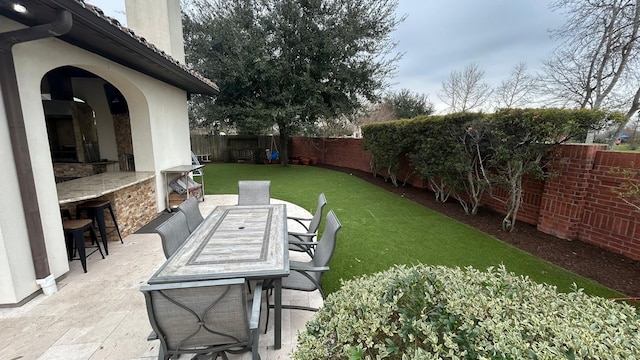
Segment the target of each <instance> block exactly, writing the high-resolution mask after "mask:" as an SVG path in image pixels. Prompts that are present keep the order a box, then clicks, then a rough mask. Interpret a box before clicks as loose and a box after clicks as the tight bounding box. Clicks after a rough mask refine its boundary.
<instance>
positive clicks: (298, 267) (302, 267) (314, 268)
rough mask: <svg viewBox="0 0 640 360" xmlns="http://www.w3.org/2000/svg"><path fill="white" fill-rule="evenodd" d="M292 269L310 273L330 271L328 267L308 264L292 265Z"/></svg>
mask: <svg viewBox="0 0 640 360" xmlns="http://www.w3.org/2000/svg"><path fill="white" fill-rule="evenodd" d="M290 269H291V270H293V271H300V272H304V271H310V272H325V271H329V267H328V266H312V265H306V264H291V266H290Z"/></svg>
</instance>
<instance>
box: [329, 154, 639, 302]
mask: <svg viewBox="0 0 640 360" xmlns="http://www.w3.org/2000/svg"><path fill="white" fill-rule="evenodd" d="M319 166H322V167H326V168H329V169H332V170H336V171H342V172H347V173H350V174H352V175H353V176H357V177H359V178H361V179H363V180H365V181H368V182H370V183H372V184H374V185H377V186H379V187H381V188H383V189H386V190H388V191H390V192H393V193H395V194H398V195H401V196H404V197H405V198H407V199H410V200H412V201H415V202H416V203H419V204H421V205H423V206H426V207H428V208H430V209H432V210H435V211H437V212H439V213H441V214H443V215H446V216H449V217H451V218H453V219H456V220H458V221H460V222H463V223H465V224H467V225H469V226H472V227H474V228H476V229H478V230H480V231H483V232H485V233H487V234H490V235H492V236H494V237H496V238H498V239H500V240H502V241H504V242H506V243H508V244H511V245H513V246H515V247H518V248H520V249H522V250H524V251H527V252H528V253H530V254H533V255H535V256H537V257H539V258H542V259H545V260H547V261H549V262H552V263H554V264H556V265H558V266H561V267H563V268H564V269H567V270H569V271H571V272H574V273H577V274H580V275H582V276H584V277H587V278H590V279H592V280H594V281H596V282H598V283H600V284H603V285H605V286H607V287H609V288H611V289H615V290H617V291H620V292H621V293H623V294H627V295H628V296H632V297H640V261H636V260H632V259H630V258H627V257H625V256H622V255H619V254H614V253H612V252H609V251H607V250H604V249H602V248H599V247H597V246H595V245H591V244H588V243H584V242H581V241H569V240H562V239H559V238H557V237H555V236H553V235H549V234H545V233H542V232H540V231H538V230H537V229H536V228H535V226H533V225H529V224H525V223H523V222H518V223H517V224H516V228H515V230H514V231H513V232H506V231H502V230H501V222H502V215H500V214H498V213H495V212H493V211H490V210H487V209H480V211H479V213H478V215H475V216H470V215H465V213H464V211H463V210H462V208H461V206H460V205H459V204H458V202H457V201H455V200H453V201H448V202H446V203H441V202H436V201H435V197H434V195H433V193H432V192H431V191H429V190H426V189H419V188H415V187H413V186H410V185H405V186H399V187H395V186H393V184H392V183H391V182H385V181H384V178H383V177H381V176H377V177H374V176H373V175H372V174H371V173H367V172H364V171H359V170H354V169H347V168H340V167H334V166H327V165H319Z"/></svg>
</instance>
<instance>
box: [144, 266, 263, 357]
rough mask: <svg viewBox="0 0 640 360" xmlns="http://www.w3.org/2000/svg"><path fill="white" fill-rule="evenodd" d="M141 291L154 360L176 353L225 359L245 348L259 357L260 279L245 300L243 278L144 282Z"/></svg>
mask: <svg viewBox="0 0 640 360" xmlns="http://www.w3.org/2000/svg"><path fill="white" fill-rule="evenodd" d="M140 291H141V292H142V293H143V294H144V297H145V301H146V305H147V314H148V316H149V322H150V323H151V328H152V329H153V332H152V333H151V334H150V335H149V337H148V340H156V339H157V340H160V351H159V354H158V359H165V360H166V359H169V358H171V357H172V356H174V355H177V356H179V355H180V354H196V356H195V357H194V358H198V359H199V358H200V357H198V356H199V355H202V356H207V359H209V358H211V359H216V358H217V357H218V356H221V357H222V358H223V359H227V355H226V354H227V353H232V354H235V353H241V352H245V351H248V350H251V358H252V359H253V360H258V359H260V355H259V353H258V344H259V334H258V324H259V322H260V305H261V302H262V295H261V293H262V284H261V283H258V284H257V285H256V291H255V292H254V294H253V302H252V303H251V304H250V305H249V304H248V303H247V295H246V294H247V289H246V285H245V279H243V278H236V279H224V280H208V281H191V282H182V283H167V284H156V285H143V286H141V287H140ZM177 356H176V357H177Z"/></svg>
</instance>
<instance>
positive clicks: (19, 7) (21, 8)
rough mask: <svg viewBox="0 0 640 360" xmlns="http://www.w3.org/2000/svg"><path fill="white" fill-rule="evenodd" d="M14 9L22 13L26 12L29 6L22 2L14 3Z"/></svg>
mask: <svg viewBox="0 0 640 360" xmlns="http://www.w3.org/2000/svg"><path fill="white" fill-rule="evenodd" d="M13 11H15V12H17V13H20V14H26V13H27V8H26V7H25V6H24V5H22V4H18V3H14V4H13Z"/></svg>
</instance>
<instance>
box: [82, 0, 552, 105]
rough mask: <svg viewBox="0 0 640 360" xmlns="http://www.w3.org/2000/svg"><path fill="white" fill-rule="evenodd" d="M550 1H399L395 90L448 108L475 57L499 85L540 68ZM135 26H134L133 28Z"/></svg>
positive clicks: (109, 9) (117, 8) (119, 9)
mask: <svg viewBox="0 0 640 360" xmlns="http://www.w3.org/2000/svg"><path fill="white" fill-rule="evenodd" d="M88 2H90V3H92V4H94V5H96V6H98V7H100V8H101V9H102V10H103V11H104V12H105V14H106V15H108V16H111V17H115V18H117V19H118V20H119V21H121V22H123V23H126V19H125V15H124V13H125V6H124V0H88ZM549 3H550V0H399V7H398V14H399V15H407V18H406V20H405V21H404V22H403V23H401V24H400V25H398V28H397V30H396V31H395V32H394V34H393V38H394V40H395V41H397V43H398V46H397V50H398V51H399V52H401V53H403V54H404V56H403V58H402V59H401V60H400V62H399V63H398V72H397V76H396V77H395V78H394V79H392V80H391V83H392V84H393V86H392V89H394V90H400V89H403V88H406V89H409V90H411V91H413V92H418V93H423V94H426V95H428V96H429V99H430V100H431V101H432V102H434V103H436V108H437V109H438V110H444V106H443V105H442V104H441V101H440V99H439V98H438V95H437V93H438V92H439V91H440V88H441V86H442V81H443V80H445V79H447V78H448V77H449V74H450V73H451V72H452V71H460V70H462V69H463V68H464V67H465V66H466V65H468V64H470V63H472V62H475V63H476V64H477V65H478V67H479V68H480V69H481V70H484V71H485V80H486V81H487V82H488V83H489V84H491V85H492V86H497V85H499V84H500V82H501V81H502V80H503V79H504V78H506V77H507V76H508V75H509V72H510V71H511V69H512V68H513V67H514V66H515V65H517V64H518V63H519V62H525V63H526V64H527V65H528V67H529V71H530V72H532V73H533V72H535V71H537V70H538V69H539V66H540V63H541V60H542V59H544V58H546V57H547V56H548V55H549V54H550V53H551V51H552V50H553V48H555V46H556V43H555V42H554V41H553V40H552V39H551V38H550V36H549V30H550V29H554V28H558V27H559V26H560V25H562V23H563V21H564V17H563V15H562V14H561V13H557V12H552V11H551V10H550V9H549ZM133 30H135V29H133Z"/></svg>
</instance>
